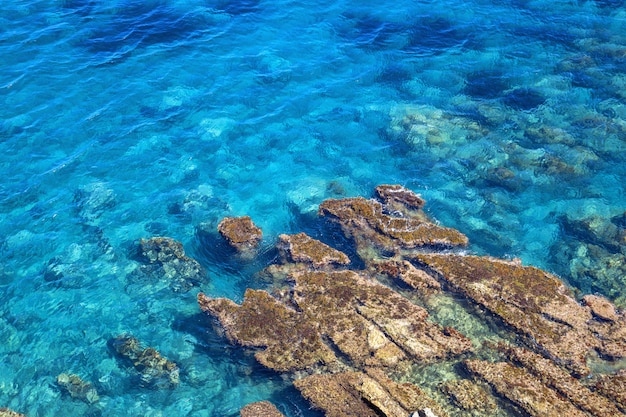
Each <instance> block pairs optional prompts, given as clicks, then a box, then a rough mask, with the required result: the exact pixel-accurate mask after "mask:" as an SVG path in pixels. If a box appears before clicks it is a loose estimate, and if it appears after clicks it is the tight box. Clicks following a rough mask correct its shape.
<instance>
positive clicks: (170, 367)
mask: <svg viewBox="0 0 626 417" xmlns="http://www.w3.org/2000/svg"><path fill="white" fill-rule="evenodd" d="M109 343H110V345H111V347H112V348H113V349H114V350H115V352H117V354H118V355H119V356H120V357H121V358H122V359H123V360H125V361H126V362H127V363H129V364H131V365H132V366H133V367H134V368H135V370H136V371H137V373H138V375H139V384H140V385H141V386H144V387H150V388H174V387H176V386H177V385H178V383H179V382H180V377H179V369H178V365H176V364H175V363H174V362H172V361H170V360H168V359H166V358H164V357H163V356H161V354H160V353H159V352H157V351H156V350H155V349H153V348H151V347H148V348H143V347H142V346H141V343H140V342H139V340H137V339H136V338H135V337H133V336H129V335H120V336H118V337H116V338H115V339H112V340H111V341H110V342H109Z"/></svg>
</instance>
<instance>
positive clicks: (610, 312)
mask: <svg viewBox="0 0 626 417" xmlns="http://www.w3.org/2000/svg"><path fill="white" fill-rule="evenodd" d="M583 303H585V305H586V306H588V307H589V308H590V309H591V313H592V314H593V315H594V316H596V317H598V318H600V319H602V320H607V321H617V320H618V319H619V315H618V314H617V311H616V310H615V306H614V305H613V304H611V302H610V301H609V300H607V299H606V298H604V297H600V296H599V295H592V294H589V295H585V296H584V297H583Z"/></svg>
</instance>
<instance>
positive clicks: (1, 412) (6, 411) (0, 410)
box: [0, 408, 26, 417]
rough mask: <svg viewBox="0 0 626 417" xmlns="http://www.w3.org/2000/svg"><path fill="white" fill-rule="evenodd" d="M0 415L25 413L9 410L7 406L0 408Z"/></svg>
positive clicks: (20, 415)
mask: <svg viewBox="0 0 626 417" xmlns="http://www.w3.org/2000/svg"><path fill="white" fill-rule="evenodd" d="M0 417H26V415H24V414H20V413H18V412H15V411H13V410H9V409H8V408H0Z"/></svg>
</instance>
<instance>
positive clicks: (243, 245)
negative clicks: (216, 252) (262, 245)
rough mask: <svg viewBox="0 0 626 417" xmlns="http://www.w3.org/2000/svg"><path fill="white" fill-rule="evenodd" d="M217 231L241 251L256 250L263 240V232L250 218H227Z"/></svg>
mask: <svg viewBox="0 0 626 417" xmlns="http://www.w3.org/2000/svg"><path fill="white" fill-rule="evenodd" d="M217 231H218V232H219V233H220V235H222V237H223V238H224V239H226V241H227V242H228V243H229V244H230V245H231V246H232V247H234V248H235V249H237V250H239V251H247V250H250V249H254V248H256V247H257V246H258V244H259V242H260V241H261V239H263V232H262V231H261V229H260V228H258V227H257V226H256V225H255V224H254V223H253V222H252V220H251V219H250V217H249V216H243V217H225V218H224V219H223V220H222V221H221V222H220V223H219V225H218V226H217Z"/></svg>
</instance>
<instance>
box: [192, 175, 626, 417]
mask: <svg viewBox="0 0 626 417" xmlns="http://www.w3.org/2000/svg"><path fill="white" fill-rule="evenodd" d="M424 203H425V202H424V200H423V199H422V198H421V197H420V196H419V195H417V194H415V193H414V192H413V191H411V190H409V189H406V188H404V187H401V186H399V185H382V186H379V187H377V188H376V190H375V193H374V198H372V199H366V198H361V197H356V198H344V199H331V200H326V201H324V202H323V203H322V204H321V205H320V208H319V218H318V219H319V221H320V222H322V223H324V222H327V223H328V225H329V226H331V225H333V224H334V225H339V226H340V228H341V230H342V231H343V233H344V234H345V236H346V237H347V238H348V239H349V240H351V242H353V244H354V249H355V250H356V253H357V255H358V256H359V258H360V261H361V262H360V263H359V267H356V266H355V263H352V262H350V259H349V258H348V256H347V255H345V254H344V253H342V252H341V251H339V250H338V249H335V248H332V247H331V246H329V245H327V244H325V243H322V242H320V241H318V240H316V239H313V238H312V237H310V236H308V235H306V234H305V233H298V234H295V235H281V236H280V237H279V239H278V242H277V250H278V253H279V254H280V256H279V257H277V258H276V263H275V264H272V265H269V266H268V267H267V268H266V269H265V270H264V271H263V272H262V273H263V274H265V275H267V276H270V277H272V278H273V279H272V280H271V282H272V286H271V287H269V288H267V289H248V290H247V291H246V293H245V296H244V299H243V301H242V302H241V303H240V304H237V303H235V302H234V301H231V300H229V299H225V298H211V297H209V296H207V295H206V294H204V293H199V294H198V302H199V305H200V308H201V310H202V311H204V312H205V313H207V314H208V315H209V316H211V317H212V318H214V319H215V320H214V321H213V323H214V324H216V325H217V326H218V327H219V328H220V329H221V330H222V331H223V334H224V335H225V337H226V338H227V339H228V340H229V341H230V342H231V343H233V344H236V345H240V346H242V347H244V348H248V349H252V350H253V351H254V352H255V357H256V359H257V360H258V362H259V363H261V364H262V365H264V366H265V367H267V368H269V369H272V370H275V371H277V372H281V373H284V374H285V375H286V376H287V377H289V378H292V380H293V383H294V386H295V387H296V388H297V389H298V390H299V391H300V393H301V394H302V396H303V397H304V398H305V399H307V400H308V401H309V402H310V404H311V405H312V406H313V407H314V408H317V409H319V410H321V411H322V412H324V413H325V415H327V416H332V417H343V416H353V415H358V416H373V417H374V416H376V417H380V416H387V417H401V416H402V417H407V416H424V415H427V416H438V417H442V416H461V415H472V416H479V415H480V416H490V415H492V416H496V415H498V416H500V415H527V416H537V417H539V416H547V415H568V416H598V417H604V416H619V415H626V414H624V413H625V411H626V407H625V406H624V405H625V398H624V394H623V392H624V391H625V390H624V386H625V384H626V374H624V370H621V371H620V369H621V368H623V367H624V361H623V359H626V316H625V315H624V313H623V312H622V311H621V310H619V309H618V308H616V307H615V305H614V304H612V303H611V301H610V300H609V299H607V298H604V297H602V296H599V295H597V294H595V295H594V294H587V295H585V296H584V297H581V299H578V298H577V297H576V296H575V294H574V293H573V292H572V291H571V290H570V289H569V288H568V287H567V286H566V285H565V284H564V283H563V282H562V281H561V280H560V279H559V278H558V277H557V276H555V275H553V274H550V273H548V272H546V271H543V270H540V269H538V268H534V267H530V266H523V265H521V263H520V262H519V261H517V260H513V261H511V260H503V259H497V258H492V257H486V256H474V255H470V254H467V253H466V249H465V247H466V246H467V245H468V239H467V237H465V236H464V235H463V234H462V233H460V232H458V231H456V230H454V229H450V228H446V227H443V226H440V225H438V224H436V223H435V222H433V221H432V220H430V219H429V218H428V216H426V214H425V213H424V212H423V211H422V208H423V206H424ZM356 268H359V269H356ZM451 303H452V304H454V305H455V307H454V308H455V309H456V310H454V311H463V312H464V313H463V314H459V315H458V316H457V315H455V313H447V314H442V310H441V309H445V308H448V307H446V306H447V305H448V304H451ZM444 316H445V317H448V319H447V320H446V323H445V324H443V323H441V324H440V323H438V318H439V317H444ZM470 316H471V317H472V320H473V321H475V322H476V323H480V326H481V328H484V329H493V330H491V331H490V332H491V333H487V332H486V331H482V332H480V331H474V330H472V329H471V328H470V327H468V324H467V323H464V322H462V321H463V320H464V319H463V317H470ZM455 320H456V321H455ZM451 323H452V324H451ZM457 328H458V329H465V330H468V331H469V332H470V333H468V334H467V335H466V334H463V332H462V331H460V330H458V329H457ZM465 330H464V331H465ZM428 369H431V370H433V369H439V370H438V371H436V372H434V373H433V371H430V372H431V374H430V375H431V378H430V379H429V378H425V377H424V373H428V371H427V370H428ZM444 369H445V370H446V371H445V372H444V371H443V370H444ZM600 369H605V370H606V371H604V372H602V371H601V370H600ZM249 407H251V408H250V409H248V408H246V409H244V410H242V415H244V413H249V412H251V411H250V410H252V409H253V406H252V405H251V406H249ZM254 407H256V406H254ZM265 407H266V406H264V408H263V409H264V410H269V409H267V408H265ZM264 412H267V413H269V414H267V415H275V414H272V413H273V411H259V413H260V414H258V415H266V414H263V413H264ZM246 415H247V414H246Z"/></svg>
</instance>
